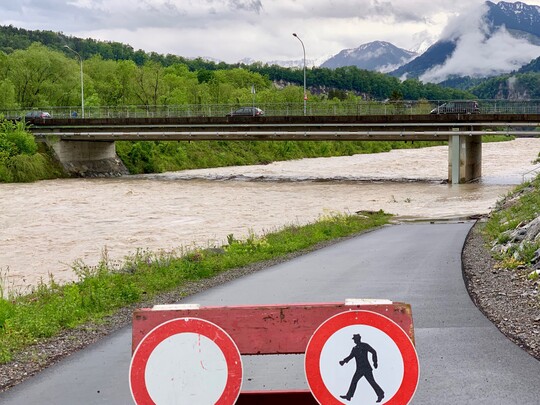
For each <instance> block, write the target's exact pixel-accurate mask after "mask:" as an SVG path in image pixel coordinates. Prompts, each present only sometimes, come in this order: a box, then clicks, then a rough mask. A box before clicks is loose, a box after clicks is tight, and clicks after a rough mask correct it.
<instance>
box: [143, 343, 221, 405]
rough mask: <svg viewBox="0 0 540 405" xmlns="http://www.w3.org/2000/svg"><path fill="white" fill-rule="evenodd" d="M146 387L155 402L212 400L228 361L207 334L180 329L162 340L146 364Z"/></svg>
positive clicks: (204, 401)
mask: <svg viewBox="0 0 540 405" xmlns="http://www.w3.org/2000/svg"><path fill="white" fill-rule="evenodd" d="M145 374H146V376H145V379H146V388H147V390H148V394H149V395H150V397H151V398H152V400H153V401H154V402H155V403H156V404H189V403H191V402H192V401H193V395H194V393H196V398H197V403H198V404H215V403H216V402H217V400H218V399H219V398H220V397H221V394H222V393H223V390H224V389H225V384H226V383H227V362H226V361H225V356H224V355H223V353H222V352H221V350H220V348H219V346H218V345H216V344H215V343H214V342H212V341H211V340H210V339H208V338H207V337H206V336H203V335H198V334H195V333H180V334H176V335H174V336H171V337H169V338H167V339H165V340H163V341H162V342H161V343H160V344H159V345H157V346H156V347H155V348H154V350H153V351H152V353H151V355H150V357H149V359H148V363H147V364H146V373H145Z"/></svg>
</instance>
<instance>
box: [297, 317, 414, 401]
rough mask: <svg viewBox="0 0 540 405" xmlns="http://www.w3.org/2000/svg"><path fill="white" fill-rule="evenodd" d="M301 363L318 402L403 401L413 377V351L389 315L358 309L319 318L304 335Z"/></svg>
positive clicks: (411, 392)
mask: <svg viewBox="0 0 540 405" xmlns="http://www.w3.org/2000/svg"><path fill="white" fill-rule="evenodd" d="M353 360H354V361H353ZM304 366H305V373H306V379H307V382H308V385H309V388H310V390H311V392H312V394H313V396H314V397H315V399H316V400H317V401H318V402H319V404H321V405H333V404H347V403H351V404H377V403H381V404H388V405H405V404H408V403H409V402H410V401H411V399H412V397H413V395H414V393H415V391H416V387H417V385H418V379H419V364H418V356H417V354H416V350H415V348H414V345H413V343H412V341H411V339H410V338H409V336H408V335H407V334H406V333H405V331H404V330H403V329H401V327H400V326H399V325H398V324H397V323H395V322H394V321H392V320H391V319H390V318H387V317H386V316H383V315H380V314H378V313H375V312H371V311H363V310H362V311H348V312H342V313H339V314H337V315H334V316H332V317H331V318H329V319H327V320H326V321H324V322H323V323H322V324H321V325H320V326H319V327H318V328H317V330H316V331H315V332H314V333H313V335H312V336H311V339H310V340H309V343H308V345H307V348H306V355H305V364H304Z"/></svg>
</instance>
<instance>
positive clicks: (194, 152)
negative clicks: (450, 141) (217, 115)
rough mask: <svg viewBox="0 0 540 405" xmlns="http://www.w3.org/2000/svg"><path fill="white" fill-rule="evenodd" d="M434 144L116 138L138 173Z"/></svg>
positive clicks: (123, 155)
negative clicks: (179, 140) (190, 140)
mask: <svg viewBox="0 0 540 405" xmlns="http://www.w3.org/2000/svg"><path fill="white" fill-rule="evenodd" d="M436 144H439V145H441V144H443V143H442V142H439V143H436ZM433 145H435V143H433V142H414V143H413V142H383V141H380V142H379V141H378V142H364V141H339V142H338V141H301V142H299V141H264V142H261V141H200V142H199V141H198V142H177V141H174V142H173V141H162V142H151V141H142V142H116V150H117V153H118V156H119V157H120V158H121V159H122V161H123V162H124V164H125V165H126V167H127V168H128V170H129V171H130V173H133V174H136V173H161V172H165V171H176V170H188V169H199V168H209V167H223V166H243V165H254V164H266V163H270V162H274V161H284V160H292V159H301V158H313V157H329V156H351V155H354V154H360V153H379V152H388V151H390V150H392V149H405V148H407V149H408V148H419V147H426V146H433Z"/></svg>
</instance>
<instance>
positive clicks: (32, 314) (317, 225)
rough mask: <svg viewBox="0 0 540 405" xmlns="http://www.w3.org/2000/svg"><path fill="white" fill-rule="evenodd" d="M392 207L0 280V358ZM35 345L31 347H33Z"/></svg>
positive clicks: (327, 236) (369, 221) (360, 225)
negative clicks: (24, 289) (116, 262)
mask: <svg viewBox="0 0 540 405" xmlns="http://www.w3.org/2000/svg"><path fill="white" fill-rule="evenodd" d="M390 218H391V215H389V214H386V213H384V212H382V211H379V212H369V213H368V212H366V213H362V215H341V214H336V215H332V216H328V217H325V218H320V219H319V220H318V221H316V222H314V223H312V224H308V225H304V226H295V225H290V226H287V227H284V228H282V229H280V230H276V231H275V232H270V233H267V234H265V235H262V236H255V235H251V236H249V237H248V238H247V239H246V240H243V241H239V240H236V239H235V238H234V236H233V235H229V236H228V238H227V244H226V245H224V246H220V247H216V248H208V249H199V250H192V251H188V252H186V253H184V254H183V255H180V256H173V255H171V254H155V253H150V252H138V253H137V254H135V255H133V256H132V257H130V258H128V259H127V260H126V261H125V262H124V264H123V265H122V266H120V267H117V266H111V265H109V263H107V261H106V259H103V260H102V262H101V263H100V264H98V265H97V266H95V267H88V266H85V265H83V264H82V263H77V264H75V265H74V271H75V272H76V275H77V276H78V281H77V282H74V283H70V284H64V285H59V284H57V283H56V282H55V281H54V278H53V277H51V278H50V280H49V281H48V283H41V284H40V285H39V286H37V287H36V288H35V290H34V291H33V292H32V293H30V294H26V295H17V294H14V293H8V296H7V297H5V291H3V290H4V287H2V284H1V283H0V297H1V296H4V297H5V298H0V363H5V362H8V361H9V360H10V359H11V357H12V355H13V354H14V353H15V352H17V351H19V350H22V349H24V348H27V347H29V346H31V345H32V344H33V343H35V342H37V341H39V340H41V339H46V338H50V337H53V336H55V335H57V334H58V333H60V332H61V331H62V330H64V329H67V328H73V327H76V326H77V325H81V324H83V323H85V322H88V321H97V322H99V321H100V320H102V319H103V318H104V317H105V316H107V315H109V314H111V313H113V312H114V311H115V310H118V309H120V308H122V307H126V306H130V305H135V304H136V303H137V302H142V301H148V300H151V299H152V297H154V296H156V295H157V294H159V293H163V292H167V291H172V290H176V289H178V288H181V287H182V286H183V285H185V284H186V283H188V282H190V281H193V280H198V279H203V278H209V277H212V276H214V275H217V274H218V273H221V272H225V271H227V270H230V269H233V268H238V267H243V266H247V265H250V264H253V263H257V262H263V261H266V260H271V259H276V258H280V257H285V256H286V255H288V254H290V253H292V252H297V251H302V250H304V249H309V248H311V247H313V246H315V245H316V244H318V243H321V242H324V241H328V240H333V239H337V238H341V237H345V236H350V235H354V234H357V233H360V232H362V231H365V230H368V229H372V228H375V227H379V226H382V225H384V224H386V223H388V221H389V219H390ZM30 351H31V350H30Z"/></svg>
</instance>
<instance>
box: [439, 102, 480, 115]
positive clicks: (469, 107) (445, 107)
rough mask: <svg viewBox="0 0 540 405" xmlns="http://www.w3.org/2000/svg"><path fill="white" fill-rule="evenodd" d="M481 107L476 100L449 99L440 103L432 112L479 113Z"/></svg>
mask: <svg viewBox="0 0 540 405" xmlns="http://www.w3.org/2000/svg"><path fill="white" fill-rule="evenodd" d="M479 112H480V107H479V106H478V103H477V102H476V101H449V102H447V103H444V104H441V105H438V106H437V107H435V108H434V109H433V110H431V112H430V114H478V113H479Z"/></svg>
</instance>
